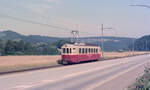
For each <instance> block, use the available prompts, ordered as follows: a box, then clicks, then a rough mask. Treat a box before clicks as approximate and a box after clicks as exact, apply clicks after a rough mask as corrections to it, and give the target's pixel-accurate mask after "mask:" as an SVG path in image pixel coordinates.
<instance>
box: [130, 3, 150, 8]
mask: <svg viewBox="0 0 150 90" xmlns="http://www.w3.org/2000/svg"><path fill="white" fill-rule="evenodd" d="M129 6H139V7H145V8H150V6H148V5H138V4H134V5H129Z"/></svg>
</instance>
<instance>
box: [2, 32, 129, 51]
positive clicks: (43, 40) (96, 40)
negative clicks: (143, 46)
mask: <svg viewBox="0 0 150 90" xmlns="http://www.w3.org/2000/svg"><path fill="white" fill-rule="evenodd" d="M0 40H3V41H7V40H11V41H20V40H22V41H24V42H27V43H31V44H34V45H33V46H36V48H38V49H40V48H41V47H42V45H43V44H46V45H48V46H49V45H50V47H51V46H53V47H54V46H56V47H57V48H58V47H59V48H60V46H61V45H62V44H64V43H65V42H66V41H67V42H69V41H70V38H60V37H59V38H58V37H48V36H40V35H28V36H27V35H22V34H19V33H17V32H14V31H12V30H7V31H2V32H0ZM60 41H61V42H60ZM80 41H81V42H84V43H88V44H96V45H101V37H82V38H80ZM130 44H132V38H125V37H104V50H105V51H118V50H128V49H129V45H130ZM34 51H36V50H34Z"/></svg>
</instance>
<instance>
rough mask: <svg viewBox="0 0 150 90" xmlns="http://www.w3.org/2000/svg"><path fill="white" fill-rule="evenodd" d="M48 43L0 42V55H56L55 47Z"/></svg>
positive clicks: (57, 52)
mask: <svg viewBox="0 0 150 90" xmlns="http://www.w3.org/2000/svg"><path fill="white" fill-rule="evenodd" d="M59 43H60V42H57V43H55V44H49V43H29V42H24V41H23V40H19V41H12V40H7V41H3V40H0V55H57V54H60V52H59V51H58V49H57V46H56V44H57V45H59Z"/></svg>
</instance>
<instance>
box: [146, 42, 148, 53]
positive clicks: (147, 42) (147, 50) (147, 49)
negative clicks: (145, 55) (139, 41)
mask: <svg viewBox="0 0 150 90" xmlns="http://www.w3.org/2000/svg"><path fill="white" fill-rule="evenodd" d="M147 43H148V42H147V40H146V51H148V47H147Z"/></svg>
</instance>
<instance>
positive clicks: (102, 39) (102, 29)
mask: <svg viewBox="0 0 150 90" xmlns="http://www.w3.org/2000/svg"><path fill="white" fill-rule="evenodd" d="M101 32H102V36H101V46H102V58H104V38H103V35H104V26H103V24H102V26H101Z"/></svg>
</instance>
